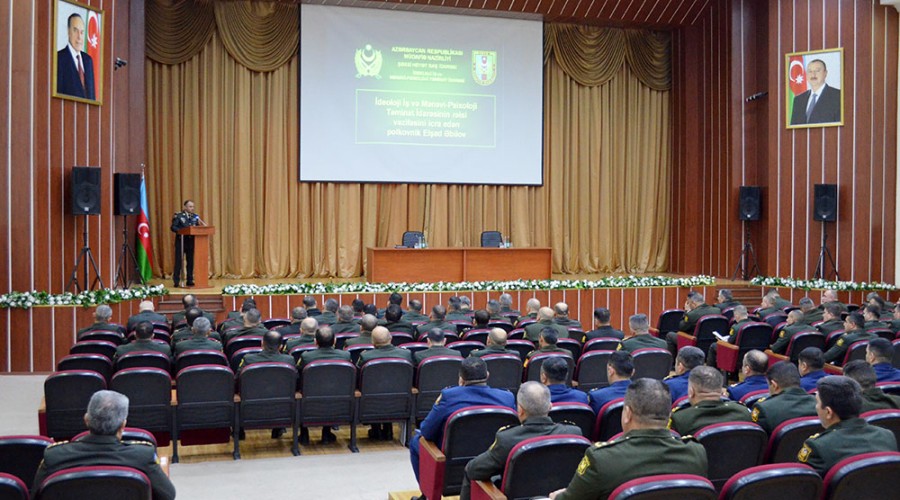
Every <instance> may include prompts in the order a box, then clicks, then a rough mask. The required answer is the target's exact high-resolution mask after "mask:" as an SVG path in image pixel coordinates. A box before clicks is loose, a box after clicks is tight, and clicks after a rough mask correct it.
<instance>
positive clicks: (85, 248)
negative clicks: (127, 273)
mask: <svg viewBox="0 0 900 500" xmlns="http://www.w3.org/2000/svg"><path fill="white" fill-rule="evenodd" d="M82 217H84V223H83V225H82V228H83V230H82V232H81V241H82V245H81V253H79V254H78V259H77V260H76V261H75V267H74V268H72V276H71V277H69V284H67V285H66V291H71V290H72V285H73V284H74V285H75V290H76V291H78V292H81V291H82V290H85V291H86V290H93V289H94V287H95V286H97V284H98V283H99V284H100V288H101V289H103V288H105V287H104V286H103V279H102V278H101V277H100V268H99V267H97V261H95V260H94V254H93V253H92V252H91V247H90V245H88V219H87V218H88V216H87V215H83V216H82ZM83 259H84V286H82V285H81V284H80V283H79V282H78V268H79V267H80V266H81V261H82V260H83ZM88 263H90V264H91V267H92V268H93V269H94V274H96V275H97V277H96V278H94V281H93V282H92V283H91V287H90V288H88V278H89V277H90V275H89V274H88V271H89V270H88Z"/></svg>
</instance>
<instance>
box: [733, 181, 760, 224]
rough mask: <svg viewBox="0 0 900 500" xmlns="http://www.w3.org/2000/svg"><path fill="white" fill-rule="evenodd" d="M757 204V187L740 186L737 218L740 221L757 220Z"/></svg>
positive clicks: (758, 200)
mask: <svg viewBox="0 0 900 500" xmlns="http://www.w3.org/2000/svg"><path fill="white" fill-rule="evenodd" d="M759 202H760V199H759V186H741V195H740V205H739V208H738V218H739V219H741V220H759V216H760V203H759Z"/></svg>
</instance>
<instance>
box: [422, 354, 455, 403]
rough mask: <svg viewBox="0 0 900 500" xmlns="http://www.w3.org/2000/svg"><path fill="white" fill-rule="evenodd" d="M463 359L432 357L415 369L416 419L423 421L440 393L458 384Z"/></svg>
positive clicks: (424, 360)
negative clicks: (417, 392) (416, 391)
mask: <svg viewBox="0 0 900 500" xmlns="http://www.w3.org/2000/svg"><path fill="white" fill-rule="evenodd" d="M462 360H463V358H457V357H453V356H432V357H430V358H425V359H423V360H422V361H421V362H420V363H419V366H418V367H417V369H416V382H415V387H416V389H418V391H419V394H418V395H417V396H416V418H417V419H424V418H425V417H427V416H428V412H430V411H431V407H432V406H434V402H435V401H436V400H437V398H438V396H440V395H441V391H442V390H443V389H445V388H447V387H454V386H456V385H457V384H458V383H459V367H460V366H461V365H462Z"/></svg>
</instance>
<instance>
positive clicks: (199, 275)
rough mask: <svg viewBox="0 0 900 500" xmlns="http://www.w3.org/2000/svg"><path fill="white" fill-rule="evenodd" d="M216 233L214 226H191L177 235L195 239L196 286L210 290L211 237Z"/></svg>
mask: <svg viewBox="0 0 900 500" xmlns="http://www.w3.org/2000/svg"><path fill="white" fill-rule="evenodd" d="M215 233H216V228H214V227H212V226H190V227H185V228H183V229H179V230H178V232H177V233H176V234H180V235H182V236H193V237H194V286H193V288H209V237H210V236H212V235H214V234H215Z"/></svg>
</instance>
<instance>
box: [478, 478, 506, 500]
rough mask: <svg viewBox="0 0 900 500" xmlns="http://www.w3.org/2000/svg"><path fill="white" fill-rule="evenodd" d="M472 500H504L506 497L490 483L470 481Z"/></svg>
mask: <svg viewBox="0 0 900 500" xmlns="http://www.w3.org/2000/svg"><path fill="white" fill-rule="evenodd" d="M471 492H472V495H471V498H472V500H506V495H504V494H503V492H502V491H500V488H497V486H496V485H494V483H492V482H491V481H472V489H471Z"/></svg>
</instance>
